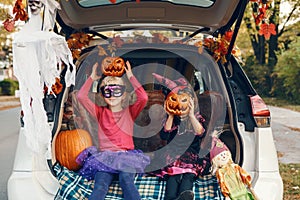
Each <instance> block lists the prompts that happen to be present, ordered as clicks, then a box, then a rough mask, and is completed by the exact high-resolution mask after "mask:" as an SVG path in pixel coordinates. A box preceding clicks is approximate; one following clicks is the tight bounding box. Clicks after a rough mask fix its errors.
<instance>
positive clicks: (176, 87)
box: [152, 73, 189, 93]
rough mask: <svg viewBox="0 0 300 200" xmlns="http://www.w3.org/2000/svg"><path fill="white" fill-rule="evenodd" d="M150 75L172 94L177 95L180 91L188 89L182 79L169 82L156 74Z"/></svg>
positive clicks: (186, 83)
mask: <svg viewBox="0 0 300 200" xmlns="http://www.w3.org/2000/svg"><path fill="white" fill-rule="evenodd" d="M152 75H153V77H154V78H155V79H156V80H157V81H158V82H159V83H162V84H163V86H165V87H166V88H167V89H169V90H171V91H172V92H174V93H177V92H178V91H180V90H184V89H189V87H188V82H187V81H186V80H185V79H184V78H179V79H177V80H170V79H168V78H166V77H163V76H161V75H159V74H156V73H152Z"/></svg>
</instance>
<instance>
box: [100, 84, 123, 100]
mask: <svg viewBox="0 0 300 200" xmlns="http://www.w3.org/2000/svg"><path fill="white" fill-rule="evenodd" d="M100 89H101V93H102V95H103V97H104V98H110V97H112V96H113V97H120V96H122V95H123V94H124V92H125V86H124V85H118V84H111V85H105V86H102V87H101V88H100Z"/></svg>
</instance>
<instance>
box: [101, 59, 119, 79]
mask: <svg viewBox="0 0 300 200" xmlns="http://www.w3.org/2000/svg"><path fill="white" fill-rule="evenodd" d="M101 69H102V73H103V74H104V75H106V76H119V77H120V76H122V75H123V74H124V72H125V62H124V60H123V59H122V58H120V57H109V56H108V57H106V58H104V59H103V61H102V64H101Z"/></svg>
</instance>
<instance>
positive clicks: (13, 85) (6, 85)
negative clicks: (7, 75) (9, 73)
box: [0, 79, 19, 95]
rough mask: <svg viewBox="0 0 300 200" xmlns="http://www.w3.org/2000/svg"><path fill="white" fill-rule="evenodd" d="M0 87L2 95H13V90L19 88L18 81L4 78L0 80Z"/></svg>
mask: <svg viewBox="0 0 300 200" xmlns="http://www.w3.org/2000/svg"><path fill="white" fill-rule="evenodd" d="M0 88H1V90H0V91H1V94H2V95H14V94H15V90H17V89H19V83H18V82H17V81H14V80H12V79H4V80H3V81H1V82H0Z"/></svg>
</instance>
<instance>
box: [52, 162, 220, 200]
mask: <svg viewBox="0 0 300 200" xmlns="http://www.w3.org/2000/svg"><path fill="white" fill-rule="evenodd" d="M54 172H55V173H56V175H57V179H58V181H59V184H60V188H59V190H58V191H57V194H56V196H55V198H54V199H55V200H87V199H88V197H89V195H90V194H91V192H92V190H93V187H94V181H93V180H91V181H88V180H87V179H85V178H83V177H82V176H79V175H78V174H77V173H75V172H73V171H69V170H68V169H67V168H65V167H62V166H60V165H58V164H56V165H55V166H54ZM135 185H136V187H137V188H138V191H139V193H140V195H141V198H142V200H163V199H164V191H165V181H164V180H162V179H161V178H159V177H155V176H145V175H144V176H136V178H135ZM193 190H194V193H195V200H223V199H225V198H224V197H223V195H222V194H221V191H220V187H219V184H218V182H217V180H216V178H215V177H213V176H211V175H206V176H204V177H198V178H197V180H196V181H195V183H194V188H193ZM106 199H107V200H112V199H113V200H122V199H123V198H122V189H121V188H120V187H119V185H118V182H117V181H113V183H112V184H111V186H110V188H109V191H108V194H107V195H106Z"/></svg>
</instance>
